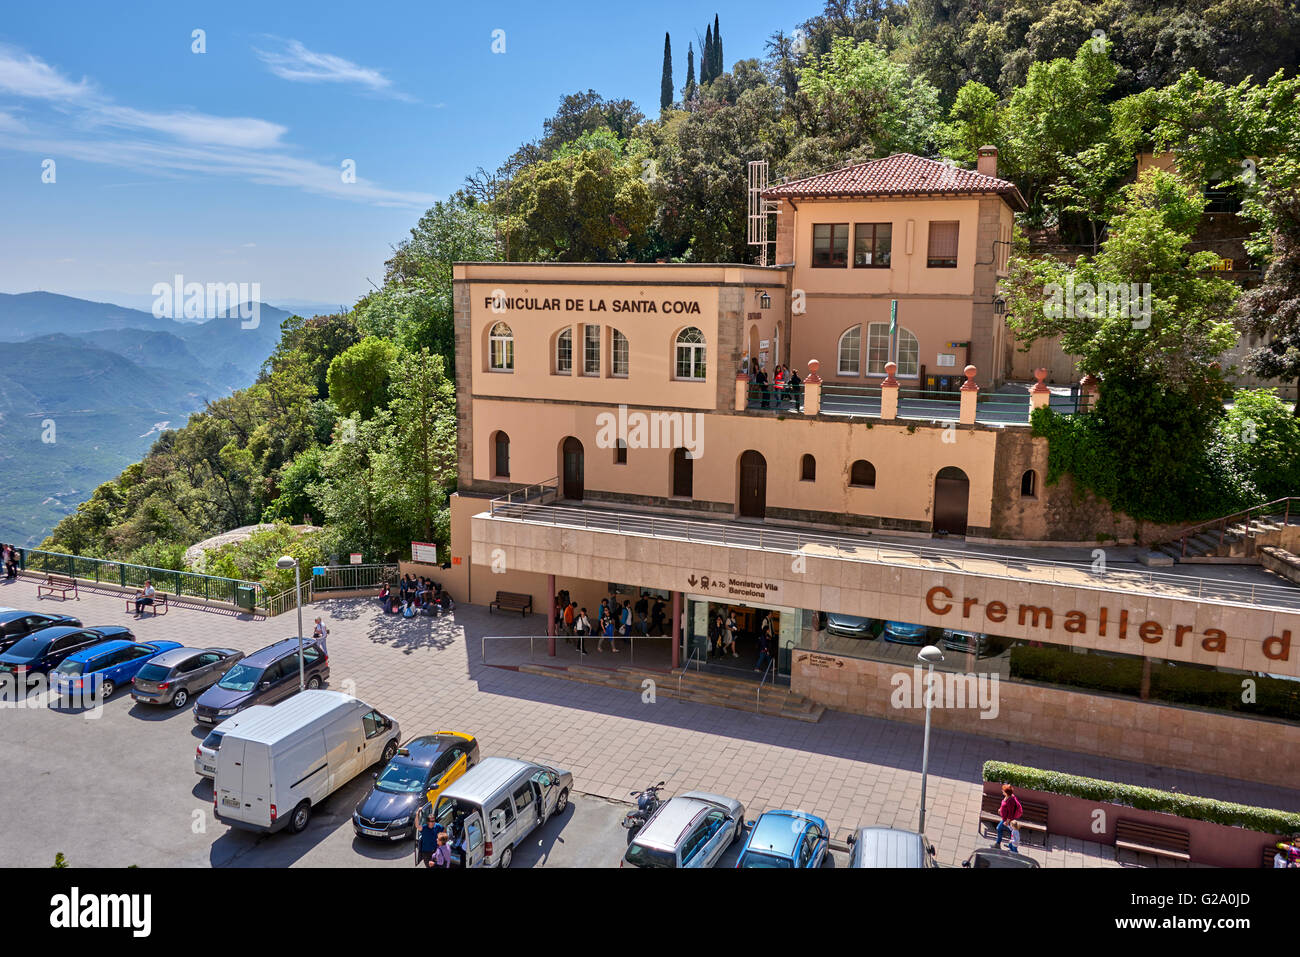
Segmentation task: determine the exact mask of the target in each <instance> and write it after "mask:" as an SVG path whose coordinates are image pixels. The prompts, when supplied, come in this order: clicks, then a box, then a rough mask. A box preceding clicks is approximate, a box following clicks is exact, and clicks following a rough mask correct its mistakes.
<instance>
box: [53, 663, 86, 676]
mask: <svg viewBox="0 0 1300 957" xmlns="http://www.w3.org/2000/svg"><path fill="white" fill-rule="evenodd" d="M85 667H86V666H85V665H83V664H82V663H81V662H80V661H64V662H62V663H61V664H60V665H59V666H58V667H57V668H55V669H54V673H55V674H59V675H79V674H81V673H82V671H84V670H85Z"/></svg>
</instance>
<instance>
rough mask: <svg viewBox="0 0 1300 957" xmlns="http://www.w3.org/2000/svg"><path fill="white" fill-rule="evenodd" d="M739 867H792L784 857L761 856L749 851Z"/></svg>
mask: <svg viewBox="0 0 1300 957" xmlns="http://www.w3.org/2000/svg"><path fill="white" fill-rule="evenodd" d="M740 866H741V867H793V866H794V865H793V864H791V863H790V859H789V858H786V857H775V856H774V855H772V854H762V853H759V852H757V851H750V852H749V853H748V854H746V855H745V856H744V858H743V859H742V860H741V862H740Z"/></svg>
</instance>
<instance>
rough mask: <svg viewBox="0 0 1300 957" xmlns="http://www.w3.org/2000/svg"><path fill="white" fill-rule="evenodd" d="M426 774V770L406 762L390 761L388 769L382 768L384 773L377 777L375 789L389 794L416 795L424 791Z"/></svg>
mask: <svg viewBox="0 0 1300 957" xmlns="http://www.w3.org/2000/svg"><path fill="white" fill-rule="evenodd" d="M428 773H429V772H428V770H427V769H426V768H422V767H419V766H418V765H414V764H411V763H410V762H408V761H390V762H389V763H388V767H386V768H384V773H383V774H381V775H379V780H378V781H376V782H375V787H376V788H377V789H378V790H380V791H388V792H389V793H390V794H416V793H418V792H420V791H423V790H424V782H425V779H426V777H427V776H428Z"/></svg>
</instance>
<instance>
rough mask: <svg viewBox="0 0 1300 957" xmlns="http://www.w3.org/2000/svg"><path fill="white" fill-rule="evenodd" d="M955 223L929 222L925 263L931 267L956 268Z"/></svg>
mask: <svg viewBox="0 0 1300 957" xmlns="http://www.w3.org/2000/svg"><path fill="white" fill-rule="evenodd" d="M957 226H958V224H957V223H931V224H930V248H929V252H928V253H927V254H926V260H925V264H926V265H927V266H929V267H930V268H931V269H956V268H957Z"/></svg>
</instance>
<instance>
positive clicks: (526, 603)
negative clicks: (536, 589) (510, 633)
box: [488, 591, 533, 618]
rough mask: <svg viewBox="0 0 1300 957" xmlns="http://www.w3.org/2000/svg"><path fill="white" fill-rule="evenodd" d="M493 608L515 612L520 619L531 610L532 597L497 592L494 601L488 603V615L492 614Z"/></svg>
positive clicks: (510, 592) (508, 592)
mask: <svg viewBox="0 0 1300 957" xmlns="http://www.w3.org/2000/svg"><path fill="white" fill-rule="evenodd" d="M493 608H500V609H503V610H505V611H517V612H519V616H520V617H521V618H522V617H523V616H524V615H526V614H528V613H529V612H530V611H532V610H533V596H532V595H523V594H520V593H519V592H517V591H499V592H497V597H496V600H495V601H490V602H488V614H491V613H492V609H493Z"/></svg>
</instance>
